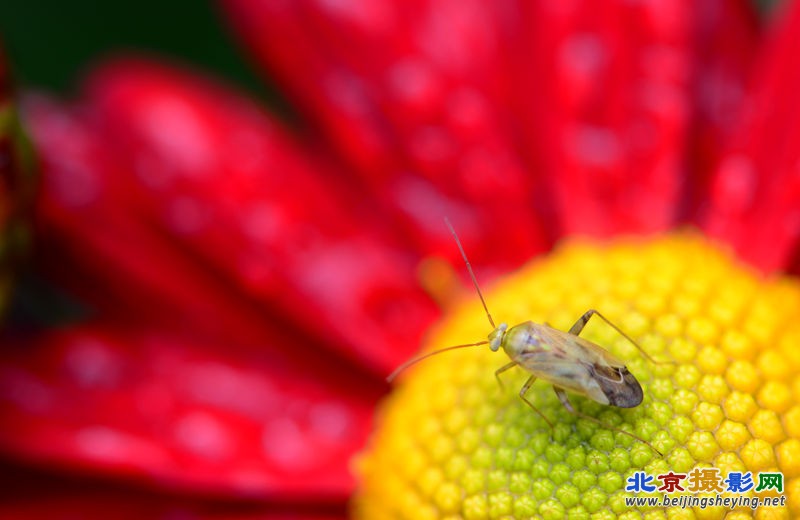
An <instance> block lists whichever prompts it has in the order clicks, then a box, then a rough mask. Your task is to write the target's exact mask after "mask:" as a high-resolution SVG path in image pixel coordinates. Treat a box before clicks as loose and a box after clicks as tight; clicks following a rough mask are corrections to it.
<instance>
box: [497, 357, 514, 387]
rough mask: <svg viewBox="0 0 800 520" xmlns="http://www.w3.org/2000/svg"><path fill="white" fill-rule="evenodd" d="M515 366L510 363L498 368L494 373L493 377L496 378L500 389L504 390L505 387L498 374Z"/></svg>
mask: <svg viewBox="0 0 800 520" xmlns="http://www.w3.org/2000/svg"><path fill="white" fill-rule="evenodd" d="M515 366H517V363H516V362H514V361H512V362H511V363H508V364H507V365H503V366H501V367H500V368H498V369H497V370H495V371H494V377H496V378H497V383H498V384H499V385H500V388H501V389H503V390H505V388H506V385H504V384H503V380H502V379H500V374H502V373H503V372H505V371H506V370H508V369H510V368H514V367H515Z"/></svg>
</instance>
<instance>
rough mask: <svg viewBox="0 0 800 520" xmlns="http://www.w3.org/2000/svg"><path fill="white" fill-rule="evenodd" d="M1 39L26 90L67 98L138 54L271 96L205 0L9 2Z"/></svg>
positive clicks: (0, 8)
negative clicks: (95, 65)
mask: <svg viewBox="0 0 800 520" xmlns="http://www.w3.org/2000/svg"><path fill="white" fill-rule="evenodd" d="M0 35H2V38H3V40H4V42H3V43H4V46H5V48H6V52H7V54H8V56H9V58H10V60H11V62H12V67H13V74H14V76H15V78H16V80H17V82H18V83H21V84H22V85H25V86H34V87H37V88H44V89H47V90H50V91H54V92H62V93H68V92H70V91H72V90H73V89H74V87H75V86H76V83H77V81H79V78H80V76H81V74H82V71H83V70H84V69H85V68H87V67H89V66H90V65H91V63H92V62H94V61H96V60H98V59H101V58H102V57H104V56H107V55H110V54H113V53H114V52H118V51H125V50H128V51H131V50H134V51H137V52H146V53H149V54H153V55H158V56H166V57H168V58H172V59H173V60H178V61H183V62H187V63H190V64H192V65H193V66H194V67H196V68H199V69H201V70H206V71H209V72H211V73H212V74H213V75H216V76H220V77H223V78H225V79H226V80H227V81H229V82H232V83H234V84H238V85H239V86H240V87H242V88H244V89H245V90H247V91H250V92H251V93H253V94H255V95H257V96H258V97H262V98H263V97H271V95H272V94H271V92H270V91H269V89H267V88H266V87H265V86H264V85H263V82H262V81H261V80H260V79H259V78H258V76H257V73H256V72H254V68H253V67H251V66H250V64H249V63H248V62H247V58H246V57H245V56H244V54H243V53H242V52H240V49H239V48H238V44H237V42H236V41H235V40H234V38H233V37H232V35H231V34H230V33H229V32H228V28H227V26H226V24H225V20H224V19H223V17H222V16H221V15H220V13H219V12H218V11H217V6H216V5H214V4H213V3H212V2H207V1H203V0H161V1H158V0H138V1H132V0H123V1H114V0H111V1H107V2H103V1H98V0H16V1H12V0H2V1H0Z"/></svg>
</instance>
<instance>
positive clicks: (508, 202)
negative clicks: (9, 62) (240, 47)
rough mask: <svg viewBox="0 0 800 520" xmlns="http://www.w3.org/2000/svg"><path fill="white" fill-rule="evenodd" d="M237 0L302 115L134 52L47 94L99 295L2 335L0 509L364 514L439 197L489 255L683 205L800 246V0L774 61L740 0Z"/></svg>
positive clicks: (69, 203) (415, 336)
mask: <svg viewBox="0 0 800 520" xmlns="http://www.w3.org/2000/svg"><path fill="white" fill-rule="evenodd" d="M224 9H225V11H226V12H227V13H228V14H229V16H230V19H231V20H232V22H233V25H234V27H235V28H236V29H237V31H238V33H239V34H241V35H242V36H243V38H244V40H245V41H246V42H247V43H248V46H249V48H250V49H251V51H252V52H253V54H254V56H255V57H256V59H257V60H258V62H259V63H261V64H262V65H263V66H264V68H265V70H267V71H269V73H270V74H271V75H273V76H274V77H275V78H277V79H278V81H279V82H280V83H281V85H283V86H284V87H286V89H287V90H288V91H289V92H290V93H291V95H292V98H291V99H292V101H293V102H295V103H296V105H297V106H298V107H299V114H300V116H299V118H298V122H297V123H298V124H297V125H296V128H294V129H293V130H291V131H290V130H288V129H287V126H286V125H285V124H283V123H281V122H279V121H278V120H277V119H275V118H273V117H271V116H269V115H267V114H266V113H265V112H263V111H262V110H260V109H259V108H257V107H256V106H255V105H254V104H253V103H252V102H250V101H247V100H246V99H245V98H244V97H243V96H241V95H239V94H236V93H234V92H232V89H230V88H228V87H226V86H221V85H218V84H215V83H212V82H210V81H209V80H206V79H204V78H202V77H201V76H200V75H199V74H197V73H194V72H189V71H184V70H180V69H179V68H177V67H172V66H167V65H160V64H156V63H153V62H150V61H144V60H139V59H121V60H117V61H114V62H112V63H109V64H106V65H104V66H100V67H99V68H97V69H95V70H94V71H93V72H92V73H91V74H90V76H89V77H88V79H87V81H86V83H85V87H84V89H83V94H82V96H81V97H80V100H79V101H77V102H76V103H74V104H63V103H59V102H57V101H54V100H52V99H48V98H43V97H30V98H28V102H27V104H26V109H27V110H26V117H27V123H28V125H29V128H30V131H31V133H32V136H33V140H34V142H35V145H36V147H37V149H38V152H39V154H40V158H41V162H42V167H43V186H42V193H41V197H40V199H39V201H38V205H37V215H36V216H37V223H38V229H39V238H38V245H39V250H38V258H39V259H40V265H41V269H42V272H43V273H45V274H46V275H47V276H48V277H50V279H52V280H54V281H56V282H58V283H59V284H60V285H61V286H62V287H64V288H66V289H68V290H69V291H70V292H71V293H72V294H74V295H76V296H78V297H79V298H80V299H81V300H82V301H83V302H85V303H86V304H87V306H88V308H89V309H90V310H89V317H88V318H87V319H85V320H83V321H81V322H79V323H73V324H70V325H69V326H66V327H62V328H59V329H53V330H47V331H38V332H37V333H36V334H33V335H31V334H26V335H19V334H18V335H17V336H15V337H14V338H10V339H7V340H6V342H5V343H6V344H5V346H4V348H3V350H2V358H1V360H0V420H1V421H2V423H3V425H4V427H3V428H2V429H0V449H2V451H3V453H4V454H5V455H6V459H7V463H6V467H7V469H6V471H4V474H5V475H6V479H5V480H7V482H5V483H4V490H5V491H4V494H5V500H4V501H3V505H2V506H0V511H2V513H3V516H13V517H16V518H23V517H24V518H40V517H41V518H52V517H53V516H54V515H56V514H64V515H77V516H80V517H98V518H105V517H112V516H113V517H115V518H118V517H121V516H123V515H128V516H130V517H131V518H133V517H148V518H153V517H157V516H159V515H162V516H163V515H169V514H180V513H175V512H176V511H187V512H189V513H191V514H194V515H196V516H197V517H202V518H205V517H209V518H213V517H222V516H225V517H231V516H233V517H236V518H239V517H242V518H249V517H266V518H283V517H287V518H289V517H291V518H297V517H303V518H327V517H329V516H330V517H338V516H342V515H343V512H344V503H345V501H346V499H347V496H348V494H349V493H350V491H351V490H352V486H353V479H352V476H351V473H350V471H349V468H348V461H349V460H350V458H351V456H352V455H353V454H354V453H355V452H356V451H357V450H358V449H360V447H361V446H362V445H363V443H364V441H365V439H366V436H367V435H368V432H369V430H370V423H371V413H372V407H373V405H374V403H375V402H376V400H377V399H378V398H379V397H380V396H381V395H382V393H384V392H385V391H386V390H387V387H386V385H385V384H384V383H383V377H385V376H386V374H388V373H389V372H390V371H391V369H392V368H394V367H395V366H397V365H398V364H399V363H400V362H401V361H402V360H404V359H406V358H407V357H408V356H409V355H410V354H411V353H413V352H414V351H415V350H416V348H417V346H418V341H419V339H420V337H421V335H422V334H423V333H424V331H425V329H426V328H427V326H428V325H430V324H431V323H432V321H433V320H434V319H435V317H436V315H437V307H436V305H435V304H434V303H433V301H432V300H431V298H430V297H429V296H428V295H427V293H426V292H425V291H424V290H423V289H422V288H421V287H420V285H419V283H418V282H417V280H418V276H419V274H418V268H419V267H420V263H421V262H422V260H423V259H425V258H426V257H428V256H430V255H433V254H440V255H443V256H446V257H448V258H449V259H451V260H453V259H455V258H456V257H455V255H456V254H457V253H456V252H455V251H454V248H453V246H452V244H451V238H450V237H449V235H448V234H447V230H446V228H445V227H444V226H443V225H442V222H441V218H442V216H444V215H448V216H450V218H451V219H452V220H453V221H454V222H455V223H456V225H457V227H458V229H459V231H460V233H461V235H462V237H463V239H464V242H465V246H466V247H467V249H468V250H469V251H470V253H471V256H472V260H474V261H475V263H477V264H480V265H481V272H482V273H486V272H494V273H498V272H501V271H504V270H508V269H510V268H512V267H515V266H518V265H519V264H521V263H522V262H523V261H525V260H526V259H528V258H530V257H531V256H533V255H535V254H537V253H540V252H543V251H545V250H546V249H547V247H548V246H549V245H550V244H551V243H552V241H553V240H555V239H556V238H557V237H559V236H562V235H565V234H572V233H590V234H594V235H599V236H607V235H612V234H617V233H625V232H635V233H647V232H654V231H661V230H666V229H669V228H671V227H674V226H676V225H677V224H680V223H683V222H690V223H695V224H699V225H700V226H702V227H703V228H704V229H705V230H706V231H707V232H708V233H710V234H712V235H714V236H716V237H719V238H722V239H724V240H727V241H729V242H730V243H731V244H732V245H733V246H734V247H735V248H736V249H737V250H738V251H739V253H740V254H741V255H742V256H743V257H745V258H747V259H749V260H750V261H752V262H753V263H754V264H755V265H756V266H758V267H760V268H762V269H765V270H774V269H786V268H789V267H793V261H794V253H795V251H796V248H797V243H798V231H800V224H798V223H799V222H800V220H799V219H798V216H797V211H796V209H794V208H795V207H797V205H798V199H800V183H798V180H797V179H800V177H799V176H798V174H797V171H796V169H797V164H798V162H797V160H798V158H800V157H798V156H800V151H798V150H800V148H798V147H797V146H793V143H794V137H795V136H796V134H797V132H798V131H800V126H798V125H797V123H796V121H797V119H798V118H797V117H794V104H795V103H794V101H792V100H793V99H794V97H795V96H794V95H793V94H794V92H795V90H796V89H797V87H798V85H799V84H800V76H798V74H797V73H796V72H795V71H796V70H800V69H798V67H797V66H796V64H795V63H794V61H796V58H795V56H797V55H798V54H797V50H798V49H797V46H798V44H797V42H796V39H793V38H792V35H793V34H794V32H795V31H796V30H797V29H798V28H800V8H797V7H795V8H793V9H792V10H791V12H789V13H787V16H786V18H785V27H784V28H783V30H782V31H781V32H780V33H779V34H778V37H777V38H775V39H774V41H770V43H769V45H768V46H767V47H766V50H765V51H764V54H765V57H764V59H763V60H762V61H759V62H757V64H756V66H755V67H753V66H752V65H751V64H752V62H753V57H754V56H753V51H752V49H753V48H754V47H756V43H757V42H758V41H759V39H760V38H759V36H758V34H757V33H758V28H757V27H756V26H757V22H756V19H755V16H754V15H753V14H752V13H751V12H750V10H749V4H748V3H747V2H744V1H742V2H723V1H721V0H720V1H715V0H708V1H705V2H703V3H702V4H701V5H700V6H698V5H696V4H695V3H694V2H688V1H674V2H660V3H652V5H651V4H650V3H647V2H640V3H636V2H633V3H632V2H619V3H613V4H609V5H606V6H604V8H603V10H602V11H597V10H596V9H589V8H588V7H587V8H581V7H580V6H579V5H577V4H576V3H564V2H540V3H539V4H537V5H533V4H531V3H529V2H518V3H517V2H504V3H482V2H464V1H461V0H459V1H446V0H442V1H436V2H433V1H432V2H403V3H396V4H389V3H384V2H368V3H349V2H317V3H312V2H280V1H274V2H259V3H256V2H245V1H239V0H230V1H227V2H225V3H224ZM748 81H752V82H753V87H752V94H751V95H750V97H749V98H748V99H747V100H746V102H744V103H743V97H744V91H745V85H746V84H747V83H748ZM742 107H744V108H743V109H742ZM716 165H718V166H716ZM456 262H459V260H456ZM456 265H458V263H456ZM423 272H427V273H428V274H427V275H424V276H423V277H425V278H426V280H427V282H428V285H430V286H436V284H437V283H440V282H441V280H438V279H436V276H434V275H431V274H430V272H431V270H430V269H428V270H425V269H423ZM442 283H443V282H442Z"/></svg>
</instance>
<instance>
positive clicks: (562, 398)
mask: <svg viewBox="0 0 800 520" xmlns="http://www.w3.org/2000/svg"><path fill="white" fill-rule="evenodd" d="M553 390H555V391H556V395H557V396H558V400H559V401H561V404H563V405H564V408H566V409H567V411H568V412H569V413H571V414H572V415H575V416H577V417H580V418H581V419H586V420H587V421H592V422H593V423H595V424H598V425H600V426H602V427H603V428H606V429H608V430H613V431H615V432H619V433H624V434H625V435H627V436H628V437H633V438H634V439H636V440H637V441H639V442H642V443H644V444H646V445H647V446H649V447H650V449H651V450H653V451H654V452H656V453H658V455H659V457H663V456H664V454H663V453H661V452H660V451H658V450H657V449H656V448H655V447H654V446H653V445H652V444H650V443H649V442H647V441H646V440H644V439H642V438H641V437H637V436H636V435H634V434H632V433H630V432H626V431H625V430H620V429H619V428H614V427H613V426H610V425H608V424H606V423H604V422H603V421H600V420H599V419H595V418H594V417H592V416H591V415H586V414H585V413H581V412H579V411H578V410H576V409H575V408H574V407H573V406H572V403H571V402H569V397H567V393H566V392H565V391H564V389H563V388H559V387H557V386H554V387H553Z"/></svg>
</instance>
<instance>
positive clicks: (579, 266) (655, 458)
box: [351, 233, 800, 520]
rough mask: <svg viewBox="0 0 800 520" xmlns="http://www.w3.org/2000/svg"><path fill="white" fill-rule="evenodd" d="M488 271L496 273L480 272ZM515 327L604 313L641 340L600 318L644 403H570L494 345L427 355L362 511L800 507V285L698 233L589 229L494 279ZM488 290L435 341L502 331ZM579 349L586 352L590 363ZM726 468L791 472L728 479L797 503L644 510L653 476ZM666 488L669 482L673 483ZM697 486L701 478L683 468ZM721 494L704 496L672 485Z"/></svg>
mask: <svg viewBox="0 0 800 520" xmlns="http://www.w3.org/2000/svg"><path fill="white" fill-rule="evenodd" d="M476 275H477V276H478V278H479V279H480V277H481V273H480V272H478V273H476ZM484 289H485V297H486V302H487V304H488V306H489V309H490V311H491V312H492V315H493V317H494V319H495V321H496V322H497V323H498V324H499V323H501V322H505V323H508V324H509V326H514V325H516V324H519V323H522V322H525V321H528V320H531V321H534V322H536V323H547V324H549V325H551V326H552V327H554V328H557V329H560V330H564V331H566V330H569V328H570V327H571V326H572V325H573V323H575V321H576V320H577V319H578V318H579V317H580V316H581V315H582V314H583V313H584V312H585V311H587V310H588V309H597V310H598V311H600V312H601V313H603V314H604V315H605V316H606V317H608V318H609V319H610V320H611V321H612V322H613V323H615V324H616V325H618V326H619V327H620V328H621V329H622V330H623V331H625V332H626V333H628V334H629V335H630V336H631V337H632V338H633V339H635V340H636V341H637V342H638V343H639V344H640V345H641V346H642V348H643V349H644V350H645V351H646V352H647V353H648V354H650V355H651V356H652V357H653V358H655V359H656V360H659V361H668V363H662V364H654V363H651V362H650V361H648V360H647V359H646V358H645V357H644V356H643V355H642V354H641V352H639V351H638V350H637V348H636V347H635V346H633V345H632V344H631V343H630V342H628V341H627V340H625V339H624V338H623V337H621V336H620V335H619V334H618V333H617V332H615V331H614V330H613V329H612V328H611V327H609V326H608V325H607V324H605V323H604V322H603V321H602V320H600V319H599V318H597V317H594V318H592V319H591V320H590V321H589V323H588V324H587V325H586V327H585V328H584V330H583V332H582V333H581V336H582V337H584V338H586V339H587V340H589V341H591V342H593V343H595V344H597V345H599V346H601V347H603V348H604V349H605V350H607V351H608V352H609V353H611V354H612V355H613V356H614V357H616V358H617V359H619V360H621V361H622V362H623V363H624V364H625V365H626V366H627V368H628V370H629V371H630V372H631V374H633V375H634V376H635V377H636V379H638V381H639V382H640V383H641V386H642V389H643V391H644V400H643V402H642V403H641V404H640V405H639V406H636V407H634V408H628V409H622V408H617V407H613V406H608V405H602V404H599V403H596V402H594V401H592V400H590V399H589V398H587V397H583V396H579V395H576V394H575V393H569V392H568V395H569V398H570V401H571V402H572V404H573V405H574V406H575V408H576V410H578V411H580V412H582V413H583V414H586V415H589V416H591V417H593V418H596V419H598V420H599V421H601V422H602V423H604V424H605V425H610V426H613V427H614V428H618V429H621V430H624V431H626V432H630V433H632V434H634V435H636V436H637V437H639V438H641V439H644V440H646V441H647V442H649V443H650V444H652V446H654V447H655V448H656V449H657V450H659V451H660V452H662V453H663V456H661V455H659V454H658V453H656V452H655V451H653V450H652V449H651V448H650V447H648V446H647V445H646V444H644V443H642V442H640V441H638V440H636V439H633V438H631V437H630V436H628V435H625V434H623V433H620V432H617V431H613V430H611V429H608V428H605V427H603V426H599V425H597V424H596V423H594V422H592V421H589V420H586V419H582V418H578V417H576V416H574V415H572V414H570V413H569V412H568V410H566V409H565V408H564V406H563V405H562V404H561V402H560V401H559V399H558V397H557V396H556V394H555V393H554V391H553V389H552V384H550V383H547V382H546V381H543V380H541V379H539V380H538V381H536V382H535V383H534V384H533V385H532V387H531V388H530V390H529V392H528V394H527V397H528V399H529V400H530V401H531V403H532V404H533V405H534V406H536V407H537V408H538V409H539V410H540V411H541V412H542V413H543V414H544V415H545V416H546V417H547V418H548V419H549V420H550V422H552V423H553V428H550V426H548V424H547V423H546V422H545V420H544V419H543V418H542V417H540V416H539V415H538V414H536V413H535V412H534V411H533V410H531V408H530V407H528V406H527V405H526V404H525V403H524V402H523V401H522V400H521V399H520V397H519V395H518V394H519V390H520V388H521V387H522V385H523V384H524V382H525V380H526V379H527V378H528V377H529V376H530V373H528V372H526V371H525V370H524V369H522V368H520V367H519V366H517V367H514V368H512V369H510V370H508V371H505V372H504V373H503V374H502V375H501V376H500V378H501V380H502V383H503V384H502V386H501V385H500V384H498V381H497V379H496V378H495V371H496V370H497V369H498V368H500V367H502V366H503V365H505V364H507V363H508V362H509V361H510V360H509V358H508V356H507V355H506V354H505V352H504V351H503V350H502V349H500V350H499V351H498V352H492V351H490V350H489V348H488V346H486V345H484V346H480V347H472V348H465V349H459V350H455V351H451V352H446V353H442V354H441V355H438V356H434V357H432V358H430V359H427V360H425V361H422V362H421V363H419V364H416V365H414V366H413V367H411V368H409V369H408V370H407V371H405V372H404V373H403V374H402V375H401V376H400V377H399V378H398V380H397V381H395V382H394V390H393V391H392V392H391V394H390V395H389V396H388V397H387V398H386V399H385V401H384V402H383V403H382V404H381V406H380V407H379V411H378V414H377V418H376V429H375V432H374V434H373V436H372V438H371V440H370V442H369V444H368V446H367V448H366V450H365V452H364V453H362V454H361V455H359V456H358V457H357V458H356V460H355V461H354V470H355V471H356V473H357V475H358V478H359V482H360V484H359V489H358V491H357V492H356V494H355V496H354V498H353V502H352V507H351V512H352V515H353V517H354V518H360V519H368V520H381V519H413V520H426V519H431V520H432V519H449V520H456V519H465V520H471V519H486V518H502V519H520V518H544V519H562V518H575V519H610V518H626V519H635V518H646V519H689V518H709V519H711V518H719V519H722V518H737V519H738V518H763V519H767V518H769V519H772V518H775V519H788V518H800V383H798V379H800V378H798V374H800V283H798V280H796V279H793V278H790V277H771V278H766V277H764V276H763V275H760V274H759V273H757V272H756V271H755V270H753V269H752V268H749V267H747V266H745V265H743V264H741V263H739V262H738V261H737V260H735V258H734V257H733V256H732V255H731V254H730V253H728V252H726V251H725V250H724V249H723V248H721V247H719V246H716V245H714V244H711V243H709V242H708V241H707V240H706V239H705V238H703V237H701V236H700V235H697V234H693V233H675V234H671V235H662V236H660V237H656V238H648V239H635V238H618V239H614V240H613V241H610V242H602V243H601V242H593V241H589V240H586V239H581V240H578V239H572V240H569V241H565V242H563V243H562V244H561V245H560V246H559V247H557V248H556V249H555V250H554V251H553V252H551V253H550V254H549V255H547V256H545V257H541V258H537V259H536V260H534V261H532V262H531V263H529V264H528V265H526V266H524V267H522V268H521V269H520V270H518V271H517V272H515V273H513V274H511V275H508V276H507V277H505V278H504V279H502V280H500V281H498V282H497V283H495V284H494V285H488V286H486V287H485V288H484ZM490 332H491V327H490V326H489V324H488V322H487V319H486V316H485V314H484V312H483V310H482V307H481V305H480V302H479V300H478V297H477V295H475V294H471V295H469V296H467V297H465V298H464V303H463V304H462V305H460V306H458V307H457V308H456V309H453V310H452V311H451V312H449V313H448V314H447V316H446V317H445V319H444V320H443V321H442V322H441V323H440V324H439V325H438V326H437V327H436V328H435V330H433V331H432V332H431V333H430V336H429V338H428V340H427V342H426V344H425V346H424V348H423V351H424V352H427V351H431V350H435V349H437V348H442V347H446V346H450V345H458V344H464V343H472V342H476V341H481V340H483V339H486V337H487V335H488V334H489V333H490ZM574 362H576V363H577V362H579V361H578V360H575V361H574ZM708 469H717V470H719V474H720V485H721V487H722V488H726V484H725V483H724V482H723V481H722V479H724V478H725V477H726V476H727V473H728V472H730V471H738V472H752V473H753V480H754V482H755V483H756V484H758V477H757V475H758V473H759V472H782V473H783V475H784V478H783V484H784V490H783V493H779V492H777V491H775V490H774V489H773V490H770V491H761V492H758V493H755V492H754V489H750V490H749V491H747V492H744V493H732V492H729V491H724V492H723V493H721V496H723V497H750V498H753V497H759V498H761V499H762V500H763V498H764V497H780V496H781V495H784V496H785V505H784V506H782V507H781V506H780V505H775V506H762V507H758V508H756V509H753V508H751V507H735V508H733V509H731V507H724V506H721V505H720V506H712V507H707V508H705V509H701V508H700V507H699V506H695V507H686V508H681V507H679V506H674V507H670V508H664V507H662V506H660V505H658V506H647V505H642V506H633V505H628V504H626V502H625V499H626V498H630V497H645V496H649V497H659V498H663V496H664V492H655V493H652V494H648V493H644V492H639V493H634V492H632V491H626V490H625V487H626V484H627V481H628V479H629V478H631V477H632V475H633V474H634V473H635V472H638V471H644V472H645V473H647V474H648V475H653V476H658V475H662V474H666V473H668V472H669V471H673V472H675V473H686V474H689V473H691V472H692V471H693V470H699V471H698V472H697V474H700V473H701V472H703V471H704V470H708ZM652 484H656V485H657V486H660V485H661V484H662V482H661V481H660V480H658V479H655V480H653V481H652ZM683 486H684V487H685V488H686V487H688V486H689V480H688V479H686V480H684V481H683ZM680 495H687V496H697V497H707V496H714V493H713V492H711V491H709V490H706V491H703V492H699V491H698V492H694V493H692V492H689V491H687V492H684V493H676V494H673V495H671V496H675V497H677V496H680Z"/></svg>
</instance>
